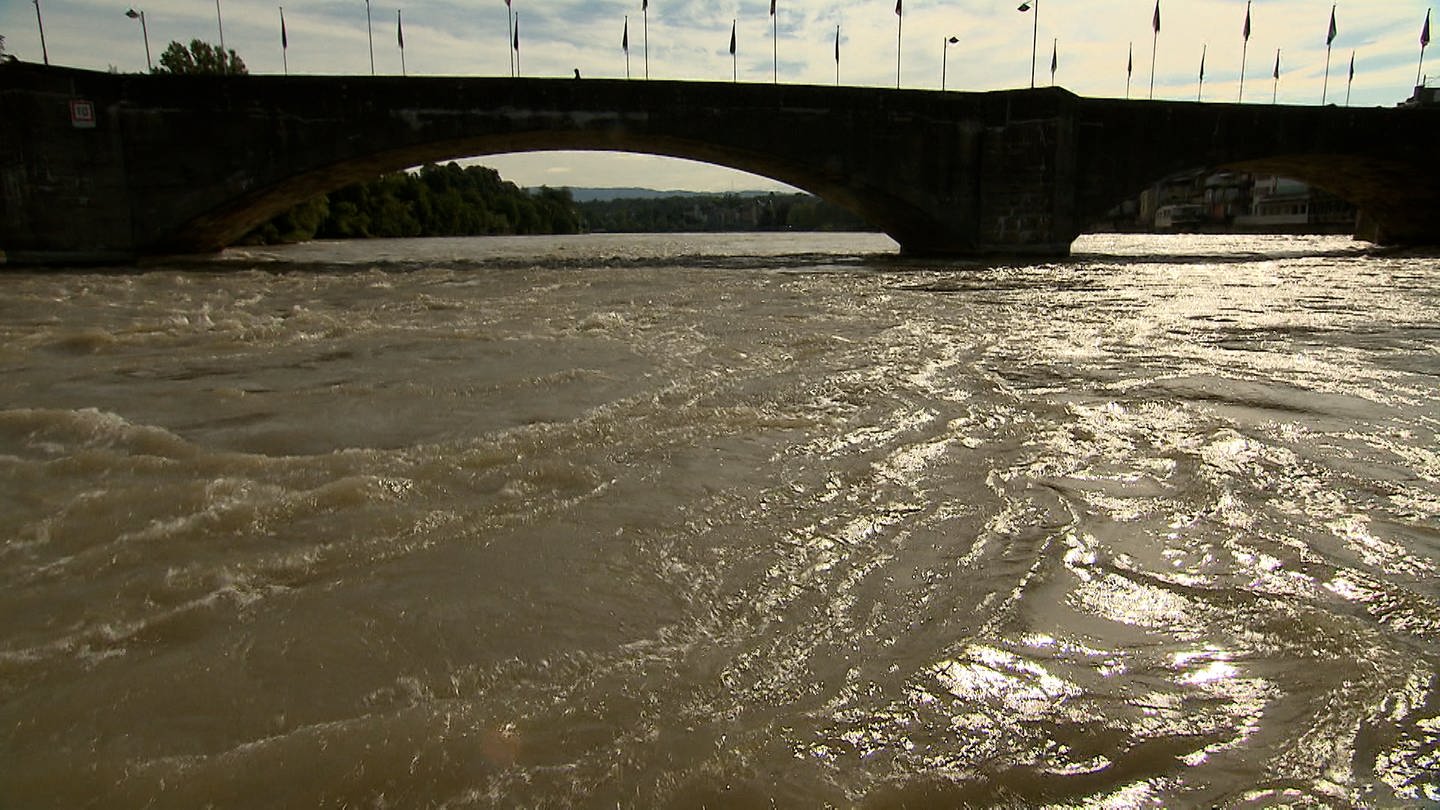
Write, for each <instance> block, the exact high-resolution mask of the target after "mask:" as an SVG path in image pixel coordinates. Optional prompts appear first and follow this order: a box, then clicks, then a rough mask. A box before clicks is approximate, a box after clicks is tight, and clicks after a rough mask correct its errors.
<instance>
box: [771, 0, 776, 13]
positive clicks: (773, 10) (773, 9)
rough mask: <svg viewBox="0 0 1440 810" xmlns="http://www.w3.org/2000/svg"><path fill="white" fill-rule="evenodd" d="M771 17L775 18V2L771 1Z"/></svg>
mask: <svg viewBox="0 0 1440 810" xmlns="http://www.w3.org/2000/svg"><path fill="white" fill-rule="evenodd" d="M770 16H771V17H774V16H775V0H770Z"/></svg>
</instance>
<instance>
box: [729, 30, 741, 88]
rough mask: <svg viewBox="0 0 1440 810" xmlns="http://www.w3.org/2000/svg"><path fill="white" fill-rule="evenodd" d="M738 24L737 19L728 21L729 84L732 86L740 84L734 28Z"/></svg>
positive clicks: (738, 59)
mask: <svg viewBox="0 0 1440 810" xmlns="http://www.w3.org/2000/svg"><path fill="white" fill-rule="evenodd" d="M739 22H740V20H739V19H738V18H737V19H732V20H731V21H730V82H731V83H732V84H739V83H740V58H739V57H737V56H736V55H735V26H736V25H738V24H739Z"/></svg>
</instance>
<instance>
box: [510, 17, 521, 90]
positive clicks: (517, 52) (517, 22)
mask: <svg viewBox="0 0 1440 810" xmlns="http://www.w3.org/2000/svg"><path fill="white" fill-rule="evenodd" d="M510 44H511V45H513V46H514V48H515V76H516V78H519V76H520V12H518V11H517V12H515V31H514V36H513V37H512V38H511V40H510Z"/></svg>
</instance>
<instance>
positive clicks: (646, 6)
mask: <svg viewBox="0 0 1440 810" xmlns="http://www.w3.org/2000/svg"><path fill="white" fill-rule="evenodd" d="M640 16H641V18H642V20H641V23H642V25H643V26H644V28H645V78H646V79H649V78H650V0H641V2H640ZM625 58H626V59H627V60H628V59H629V58H630V52H629V51H626V52H625ZM627 64H628V62H627Z"/></svg>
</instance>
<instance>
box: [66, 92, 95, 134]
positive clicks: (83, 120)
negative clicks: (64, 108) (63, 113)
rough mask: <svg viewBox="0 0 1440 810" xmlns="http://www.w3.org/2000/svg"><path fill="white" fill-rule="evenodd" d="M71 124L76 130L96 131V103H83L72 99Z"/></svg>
mask: <svg viewBox="0 0 1440 810" xmlns="http://www.w3.org/2000/svg"><path fill="white" fill-rule="evenodd" d="M70 124H71V125H72V126H74V127H75V128H76V129H94V128H95V103H94V102H92V101H82V100H81V99H71V100H70Z"/></svg>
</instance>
